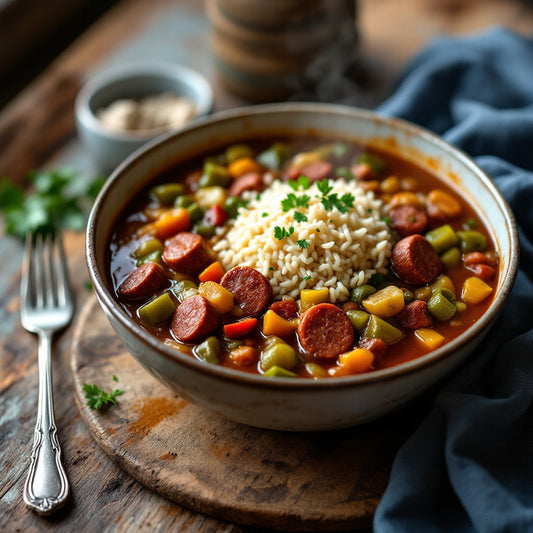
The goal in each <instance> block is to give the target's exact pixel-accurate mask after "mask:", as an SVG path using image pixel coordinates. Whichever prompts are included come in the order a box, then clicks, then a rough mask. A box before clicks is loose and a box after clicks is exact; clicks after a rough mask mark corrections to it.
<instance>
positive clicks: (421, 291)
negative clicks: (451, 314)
mask: <svg viewBox="0 0 533 533" xmlns="http://www.w3.org/2000/svg"><path fill="white" fill-rule="evenodd" d="M432 292H433V291H432V290H431V287H418V289H416V290H415V300H424V302H427V301H428V300H429V299H430V298H431V293H432Z"/></svg>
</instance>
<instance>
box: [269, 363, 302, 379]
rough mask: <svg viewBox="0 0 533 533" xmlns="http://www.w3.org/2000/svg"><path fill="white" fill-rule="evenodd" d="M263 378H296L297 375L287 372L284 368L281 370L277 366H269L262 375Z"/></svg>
mask: <svg viewBox="0 0 533 533" xmlns="http://www.w3.org/2000/svg"><path fill="white" fill-rule="evenodd" d="M263 376H267V377H269V378H274V377H275V378H296V377H298V375H297V374H295V373H294V372H291V371H290V370H287V369H285V368H281V367H279V366H276V365H274V366H271V367H270V368H269V369H268V370H267V371H266V372H264V373H263Z"/></svg>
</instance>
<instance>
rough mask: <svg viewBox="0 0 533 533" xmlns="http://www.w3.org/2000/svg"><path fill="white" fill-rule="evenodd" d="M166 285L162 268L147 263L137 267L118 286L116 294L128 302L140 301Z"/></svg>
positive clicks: (155, 264)
mask: <svg viewBox="0 0 533 533" xmlns="http://www.w3.org/2000/svg"><path fill="white" fill-rule="evenodd" d="M166 283H167V277H166V275H165V271H164V270H163V268H162V267H161V266H160V265H158V264H157V263H153V262H148V263H144V264H143V265H141V266H139V267H137V268H136V269H135V270H134V271H133V272H132V273H131V274H130V275H129V276H128V277H127V278H126V279H125V280H124V281H123V282H122V283H121V284H120V286H119V288H118V290H117V293H118V295H119V296H120V297H122V298H127V299H128V300H140V299H143V298H147V297H148V296H152V295H153V293H154V292H157V291H158V290H159V289H162V288H163V287H164V286H165V285H166Z"/></svg>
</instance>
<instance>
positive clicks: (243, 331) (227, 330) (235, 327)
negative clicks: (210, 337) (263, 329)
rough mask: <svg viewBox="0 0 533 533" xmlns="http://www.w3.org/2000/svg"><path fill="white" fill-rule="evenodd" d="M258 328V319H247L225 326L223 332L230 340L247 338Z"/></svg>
mask: <svg viewBox="0 0 533 533" xmlns="http://www.w3.org/2000/svg"><path fill="white" fill-rule="evenodd" d="M255 326H257V318H245V319H244V320H239V321H238V322H233V323H232V324H225V325H224V327H223V328H222V330H223V331H224V335H225V336H226V337H228V338H229V339H238V338H239V337H245V336H246V335H248V334H249V333H250V332H251V331H252V330H253V329H254V328H255Z"/></svg>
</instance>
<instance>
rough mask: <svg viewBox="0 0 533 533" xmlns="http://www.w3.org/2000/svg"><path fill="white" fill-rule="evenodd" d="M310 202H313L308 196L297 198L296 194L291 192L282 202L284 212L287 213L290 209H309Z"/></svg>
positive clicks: (303, 195)
mask: <svg viewBox="0 0 533 533" xmlns="http://www.w3.org/2000/svg"><path fill="white" fill-rule="evenodd" d="M309 200H311V198H310V197H309V196H307V194H302V195H301V196H296V195H295V194H294V193H292V192H290V193H289V194H288V195H287V198H285V199H283V200H281V209H282V210H283V211H284V212H287V211H289V210H290V209H298V208H299V207H308V206H309Z"/></svg>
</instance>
